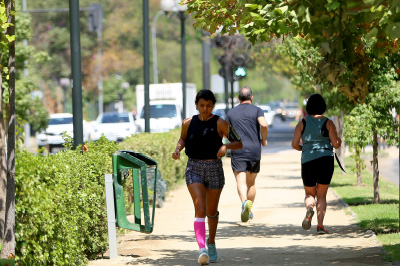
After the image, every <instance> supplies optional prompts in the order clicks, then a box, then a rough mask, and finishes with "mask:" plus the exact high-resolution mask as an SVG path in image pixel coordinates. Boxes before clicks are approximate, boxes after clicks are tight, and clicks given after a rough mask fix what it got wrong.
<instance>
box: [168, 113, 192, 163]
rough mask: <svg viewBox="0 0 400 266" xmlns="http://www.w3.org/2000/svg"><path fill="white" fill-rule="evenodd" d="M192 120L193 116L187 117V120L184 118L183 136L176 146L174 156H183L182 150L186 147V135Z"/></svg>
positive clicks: (175, 157)
mask: <svg viewBox="0 0 400 266" xmlns="http://www.w3.org/2000/svg"><path fill="white" fill-rule="evenodd" d="M190 121H192V118H191V117H190V118H186V119H185V120H183V122H182V130H181V137H180V138H179V140H178V143H177V144H176V148H175V151H174V152H173V153H172V158H173V159H175V160H177V159H180V158H181V154H180V152H181V150H183V148H185V141H186V137H187V131H188V128H189V125H190Z"/></svg>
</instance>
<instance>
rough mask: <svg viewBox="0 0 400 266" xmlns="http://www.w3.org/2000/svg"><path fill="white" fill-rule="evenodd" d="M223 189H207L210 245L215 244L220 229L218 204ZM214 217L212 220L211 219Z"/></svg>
mask: <svg viewBox="0 0 400 266" xmlns="http://www.w3.org/2000/svg"><path fill="white" fill-rule="evenodd" d="M221 192H222V189H206V203H207V206H206V210H207V215H208V243H209V244H214V242H215V235H216V233H217V227H218V220H219V218H218V203H219V197H220V195H221ZM211 217H212V218H211Z"/></svg>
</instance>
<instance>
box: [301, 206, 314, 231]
mask: <svg viewBox="0 0 400 266" xmlns="http://www.w3.org/2000/svg"><path fill="white" fill-rule="evenodd" d="M313 215H314V211H313V210H312V209H308V210H307V212H306V217H304V220H303V223H302V224H301V226H302V227H303V229H304V230H310V228H311V220H312V217H313Z"/></svg>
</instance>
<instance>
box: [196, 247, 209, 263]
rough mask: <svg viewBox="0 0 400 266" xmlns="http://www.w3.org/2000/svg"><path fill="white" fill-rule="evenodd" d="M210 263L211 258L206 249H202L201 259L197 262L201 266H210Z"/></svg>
mask: <svg viewBox="0 0 400 266" xmlns="http://www.w3.org/2000/svg"><path fill="white" fill-rule="evenodd" d="M209 261H210V257H209V256H208V253H207V250H206V249H201V250H200V254H199V258H198V259H197V262H198V263H199V264H200V265H208V262H209Z"/></svg>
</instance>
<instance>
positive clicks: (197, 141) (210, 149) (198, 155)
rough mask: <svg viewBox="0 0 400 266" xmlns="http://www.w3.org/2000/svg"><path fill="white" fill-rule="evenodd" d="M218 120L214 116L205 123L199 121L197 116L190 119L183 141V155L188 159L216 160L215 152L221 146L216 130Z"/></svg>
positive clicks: (216, 116)
mask: <svg viewBox="0 0 400 266" xmlns="http://www.w3.org/2000/svg"><path fill="white" fill-rule="evenodd" d="M218 118H219V116H218V115H214V116H213V117H212V118H210V119H209V120H207V121H201V120H200V119H199V117H198V115H194V116H193V117H192V121H190V125H189V128H188V131H187V137H186V141H185V153H186V155H187V156H188V157H189V158H192V159H200V160H209V159H217V152H218V150H219V148H220V147H221V146H222V138H221V137H220V136H219V134H218V129H217V122H218Z"/></svg>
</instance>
